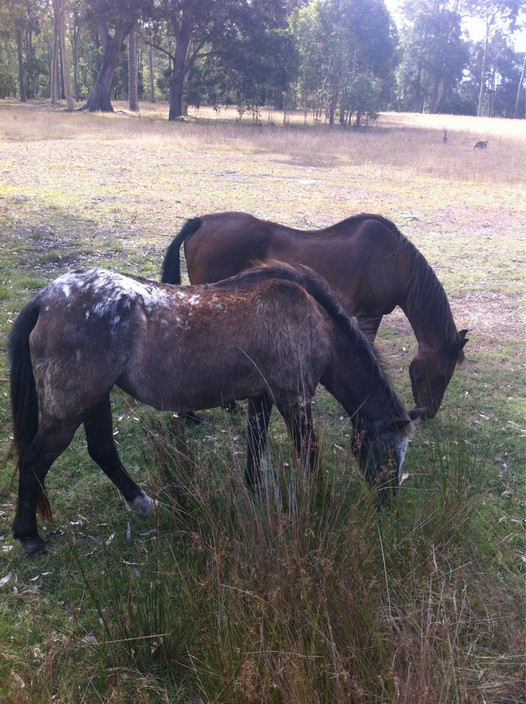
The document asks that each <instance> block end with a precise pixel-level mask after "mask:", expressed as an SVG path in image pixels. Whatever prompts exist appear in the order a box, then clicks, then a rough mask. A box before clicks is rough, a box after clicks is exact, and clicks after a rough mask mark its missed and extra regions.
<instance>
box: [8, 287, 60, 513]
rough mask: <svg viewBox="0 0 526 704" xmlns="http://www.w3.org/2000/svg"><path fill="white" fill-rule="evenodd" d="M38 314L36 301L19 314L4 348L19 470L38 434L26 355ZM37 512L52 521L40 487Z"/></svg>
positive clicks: (33, 388) (33, 387) (35, 401)
mask: <svg viewBox="0 0 526 704" xmlns="http://www.w3.org/2000/svg"><path fill="white" fill-rule="evenodd" d="M39 315H40V304H39V302H38V300H37V299H34V300H32V301H31V302H30V303H28V304H27V305H26V306H25V308H23V309H22V311H21V312H20V315H19V316H18V318H17V319H16V320H15V323H14V325H13V327H12V329H11V332H10V333H9V339H8V346H7V349H8V356H9V364H10V367H11V414H12V418H13V438H14V443H15V450H16V454H17V465H16V469H18V467H19V464H20V460H21V458H22V456H23V454H24V452H25V451H26V450H27V448H28V446H29V443H30V442H31V441H32V440H33V438H34V437H35V435H36V433H37V431H38V396H37V389H36V384H35V377H34V375H33V367H32V365H31V356H30V352H29V335H30V333H31V331H32V330H33V328H34V327H35V325H36V323H37V320H38V316H39ZM15 471H16V470H15ZM37 510H38V512H39V513H40V515H41V516H42V518H44V519H45V520H51V519H52V517H51V506H50V504H49V500H48V498H47V496H46V493H45V489H44V486H43V485H41V486H40V491H39V495H38V502H37Z"/></svg>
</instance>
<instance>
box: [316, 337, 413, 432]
mask: <svg viewBox="0 0 526 704" xmlns="http://www.w3.org/2000/svg"><path fill="white" fill-rule="evenodd" d="M322 383H323V385H324V386H325V387H326V388H327V390H328V391H329V392H330V393H331V394H332V395H333V396H334V397H335V398H336V399H337V400H338V401H339V402H340V403H341V405H342V406H343V407H344V409H345V410H346V412H347V413H348V414H349V416H350V417H351V418H352V419H354V418H355V417H356V416H359V417H362V418H369V419H371V420H373V421H374V420H379V419H381V418H390V417H393V418H396V417H398V416H400V417H404V414H405V411H404V409H403V406H402V405H401V401H400V399H399V398H398V396H397V395H396V393H395V391H394V390H393V388H392V386H391V384H390V383H389V381H388V380H387V378H386V377H385V375H384V373H383V371H382V369H381V367H380V365H379V364H378V363H377V362H376V361H374V360H373V359H368V358H367V355H363V356H362V355H360V354H357V353H356V349H355V350H352V351H351V352H349V351H348V350H345V353H343V354H339V355H337V356H336V357H335V358H334V360H333V367H332V369H331V373H330V378H327V379H322Z"/></svg>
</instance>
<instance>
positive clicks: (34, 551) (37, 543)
mask: <svg viewBox="0 0 526 704" xmlns="http://www.w3.org/2000/svg"><path fill="white" fill-rule="evenodd" d="M22 547H23V548H24V552H25V554H26V555H27V556H28V557H33V556H34V555H46V553H47V547H46V543H45V541H44V540H42V538H41V537H40V536H38V535H37V536H36V538H24V539H23V540H22Z"/></svg>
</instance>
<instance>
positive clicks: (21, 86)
mask: <svg viewBox="0 0 526 704" xmlns="http://www.w3.org/2000/svg"><path fill="white" fill-rule="evenodd" d="M46 5H47V2H45V0H0V20H1V22H2V25H1V31H2V33H3V34H4V36H5V35H6V34H9V35H11V36H14V40H15V41H14V45H15V48H16V65H17V78H18V93H19V96H20V101H21V102H25V101H26V99H27V98H32V97H36V95H37V94H38V89H39V83H40V78H41V75H42V72H43V71H44V64H43V62H42V61H41V60H39V58H38V57H37V56H36V53H35V46H34V38H35V36H37V35H38V34H39V33H40V30H41V26H42V22H43V18H44V17H45V14H46V10H47V7H46Z"/></svg>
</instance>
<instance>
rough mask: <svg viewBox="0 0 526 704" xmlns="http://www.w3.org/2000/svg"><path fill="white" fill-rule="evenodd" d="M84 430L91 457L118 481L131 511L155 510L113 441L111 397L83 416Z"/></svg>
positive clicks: (117, 484) (109, 475)
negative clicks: (128, 471) (126, 468)
mask: <svg viewBox="0 0 526 704" xmlns="http://www.w3.org/2000/svg"><path fill="white" fill-rule="evenodd" d="M84 429H85V431H86V440H87V442H88V452H89V454H90V457H91V458H92V459H93V460H94V461H95V462H96V463H97V464H98V465H99V467H100V468H101V469H102V471H103V472H104V474H105V475H106V476H107V477H108V478H109V479H110V480H111V481H112V482H113V483H114V484H115V486H116V487H117V489H118V490H119V491H120V493H121V495H122V498H123V499H124V501H125V503H126V506H127V507H128V508H129V509H130V510H133V511H138V512H140V513H142V514H143V515H144V516H147V515H149V514H150V513H152V512H153V510H154V508H155V501H153V500H152V499H151V498H150V497H149V496H148V495H147V494H145V492H144V491H143V490H142V489H141V488H140V486H138V485H137V484H136V483H135V482H134V481H133V479H132V478H131V477H130V475H129V474H128V473H127V472H126V470H125V469H124V467H123V465H122V462H121V459H120V457H119V453H118V452H117V447H116V446H115V441H114V440H113V422H112V417H111V406H110V397H109V396H106V397H105V398H104V399H103V400H102V401H101V402H100V403H98V404H97V405H96V406H94V407H93V408H92V409H90V412H89V414H88V415H87V416H86V417H85V419H84Z"/></svg>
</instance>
